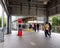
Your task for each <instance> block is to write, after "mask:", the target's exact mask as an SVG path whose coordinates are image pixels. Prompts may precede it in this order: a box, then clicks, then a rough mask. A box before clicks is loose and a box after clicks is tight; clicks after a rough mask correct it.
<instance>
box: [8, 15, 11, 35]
mask: <svg viewBox="0 0 60 48" xmlns="http://www.w3.org/2000/svg"><path fill="white" fill-rule="evenodd" d="M7 34H11V16H10V15H9V16H7Z"/></svg>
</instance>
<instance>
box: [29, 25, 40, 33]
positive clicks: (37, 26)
mask: <svg viewBox="0 0 60 48" xmlns="http://www.w3.org/2000/svg"><path fill="white" fill-rule="evenodd" d="M29 28H32V29H33V30H34V31H35V32H36V30H37V31H39V24H32V25H31V24H30V25H29Z"/></svg>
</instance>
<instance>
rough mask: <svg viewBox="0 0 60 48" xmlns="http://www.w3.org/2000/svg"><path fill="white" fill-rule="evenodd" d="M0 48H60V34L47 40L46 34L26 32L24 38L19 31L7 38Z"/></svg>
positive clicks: (54, 34) (53, 35)
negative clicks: (19, 34)
mask: <svg viewBox="0 0 60 48" xmlns="http://www.w3.org/2000/svg"><path fill="white" fill-rule="evenodd" d="M0 48H60V34H56V33H52V37H51V38H49V37H48V38H45V36H44V32H42V31H40V32H32V33H30V32H25V33H23V36H22V37H18V36H17V31H13V33H12V34H11V35H6V36H5V42H4V43H1V44H0Z"/></svg>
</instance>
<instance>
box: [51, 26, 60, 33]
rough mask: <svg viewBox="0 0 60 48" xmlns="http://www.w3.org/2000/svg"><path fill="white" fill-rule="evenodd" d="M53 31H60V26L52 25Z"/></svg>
mask: <svg viewBox="0 0 60 48" xmlns="http://www.w3.org/2000/svg"><path fill="white" fill-rule="evenodd" d="M52 32H56V33H60V26H52Z"/></svg>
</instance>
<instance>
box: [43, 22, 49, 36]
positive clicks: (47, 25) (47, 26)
mask: <svg viewBox="0 0 60 48" xmlns="http://www.w3.org/2000/svg"><path fill="white" fill-rule="evenodd" d="M44 30H45V37H47V35H48V36H49V37H50V34H49V33H48V31H49V24H48V22H46V24H45V26H44Z"/></svg>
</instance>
